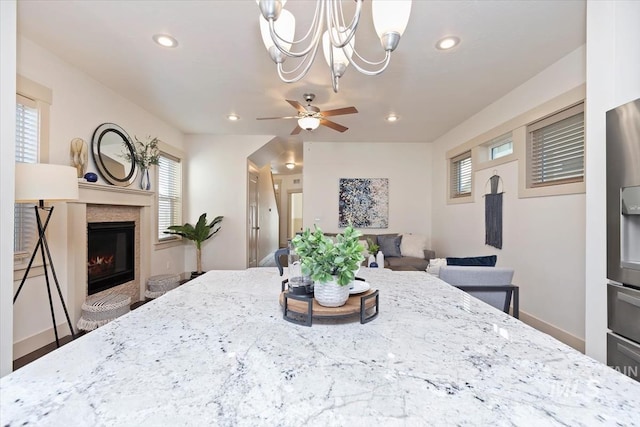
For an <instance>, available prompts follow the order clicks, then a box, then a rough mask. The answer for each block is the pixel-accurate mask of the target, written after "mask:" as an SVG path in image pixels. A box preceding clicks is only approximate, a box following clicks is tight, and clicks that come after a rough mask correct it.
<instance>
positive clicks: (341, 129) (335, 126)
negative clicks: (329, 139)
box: [320, 119, 349, 132]
mask: <svg viewBox="0 0 640 427" xmlns="http://www.w3.org/2000/svg"><path fill="white" fill-rule="evenodd" d="M320 124H321V125H324V126H327V127H330V128H331V129H333V130H337V131H338V132H344V131H345V130H347V129H349V128H348V127H346V126H342V125H339V124H338V123H336V122H332V121H331V120H327V119H321V120H320Z"/></svg>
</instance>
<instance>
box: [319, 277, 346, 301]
mask: <svg viewBox="0 0 640 427" xmlns="http://www.w3.org/2000/svg"><path fill="white" fill-rule="evenodd" d="M313 297H314V298H315V299H316V301H318V304H320V305H322V306H325V307H340V306H342V305H344V303H345V302H347V300H348V299H349V286H348V285H347V286H340V285H338V283H337V282H336V281H335V279H334V280H332V281H330V282H326V283H316V284H315V286H314V287H313Z"/></svg>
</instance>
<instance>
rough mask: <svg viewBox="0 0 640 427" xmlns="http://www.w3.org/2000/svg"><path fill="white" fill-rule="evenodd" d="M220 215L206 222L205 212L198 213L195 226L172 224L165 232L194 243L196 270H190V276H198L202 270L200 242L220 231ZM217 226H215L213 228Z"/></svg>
mask: <svg viewBox="0 0 640 427" xmlns="http://www.w3.org/2000/svg"><path fill="white" fill-rule="evenodd" d="M222 218H223V217H222V216H217V217H215V218H214V219H213V221H211V222H210V223H208V224H207V214H206V212H205V213H203V214H202V215H200V218H198V222H197V223H196V226H195V227H194V226H193V225H191V224H189V223H188V222H187V223H185V224H184V225H172V226H170V227H169V228H168V229H167V231H165V232H164V233H165V234H176V235H178V236H182V237H184V238H185V239H189V240H192V241H193V242H194V243H195V244H196V267H197V270H196V271H192V272H191V278H192V279H193V278H194V277H198V276H200V275H201V274H203V273H204V272H203V271H202V243H203V242H205V241H206V240H209V239H210V238H212V237H213V236H214V235H215V234H216V233H218V231H220V227H221V226H220V223H221V222H222ZM216 226H218V227H217V228H215V227H216Z"/></svg>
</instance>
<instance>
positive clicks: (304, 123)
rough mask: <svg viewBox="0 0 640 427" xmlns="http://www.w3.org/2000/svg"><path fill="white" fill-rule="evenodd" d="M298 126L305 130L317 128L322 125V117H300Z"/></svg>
mask: <svg viewBox="0 0 640 427" xmlns="http://www.w3.org/2000/svg"><path fill="white" fill-rule="evenodd" d="M298 126H300V127H301V128H302V129H304V130H315V129H317V128H318V126H320V119H318V118H316V117H303V118H301V119H298Z"/></svg>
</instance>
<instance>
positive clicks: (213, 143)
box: [185, 135, 273, 270]
mask: <svg viewBox="0 0 640 427" xmlns="http://www.w3.org/2000/svg"><path fill="white" fill-rule="evenodd" d="M271 138H273V136H264V135H257V136H256V135H251V136H243V135H235V136H230V135H187V136H186V137H185V146H186V150H185V151H186V156H187V162H186V164H185V170H186V183H185V186H186V188H188V189H189V195H188V200H187V209H186V214H185V215H186V216H185V221H196V220H197V219H198V216H200V215H201V214H202V213H203V212H206V213H207V218H214V217H215V216H217V215H223V216H224V219H223V220H222V224H221V225H222V228H221V229H220V232H218V234H216V236H215V237H213V238H212V239H209V240H207V242H206V243H205V244H204V246H203V248H202V268H203V269H204V270H212V269H220V270H231V269H244V268H246V267H247V218H248V217H247V188H248V184H247V170H248V160H247V157H248V156H249V155H250V154H252V153H253V152H254V151H256V150H257V149H258V148H260V147H261V146H263V145H264V144H266V143H267V142H269V141H270V140H271ZM195 264H196V263H195V247H194V246H193V245H188V246H187V250H186V261H185V267H186V269H187V270H193V269H195Z"/></svg>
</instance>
